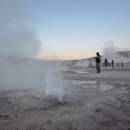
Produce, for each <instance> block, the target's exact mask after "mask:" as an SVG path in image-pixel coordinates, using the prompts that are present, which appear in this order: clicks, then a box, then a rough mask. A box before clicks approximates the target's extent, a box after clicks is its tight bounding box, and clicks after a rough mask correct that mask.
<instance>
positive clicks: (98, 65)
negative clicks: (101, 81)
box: [96, 63, 100, 73]
mask: <svg viewBox="0 0 130 130" xmlns="http://www.w3.org/2000/svg"><path fill="white" fill-rule="evenodd" d="M96 69H97V73H100V63H96Z"/></svg>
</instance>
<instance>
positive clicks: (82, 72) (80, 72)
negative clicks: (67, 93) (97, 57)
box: [75, 71, 90, 74]
mask: <svg viewBox="0 0 130 130" xmlns="http://www.w3.org/2000/svg"><path fill="white" fill-rule="evenodd" d="M75 73H79V74H84V73H90V72H87V71H75Z"/></svg>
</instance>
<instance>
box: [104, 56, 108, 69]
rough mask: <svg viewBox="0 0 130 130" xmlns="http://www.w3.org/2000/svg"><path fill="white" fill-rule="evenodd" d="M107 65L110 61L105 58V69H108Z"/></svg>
mask: <svg viewBox="0 0 130 130" xmlns="http://www.w3.org/2000/svg"><path fill="white" fill-rule="evenodd" d="M107 64H108V60H107V58H105V60H104V65H105V68H107Z"/></svg>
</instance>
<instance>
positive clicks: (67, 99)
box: [0, 67, 130, 130]
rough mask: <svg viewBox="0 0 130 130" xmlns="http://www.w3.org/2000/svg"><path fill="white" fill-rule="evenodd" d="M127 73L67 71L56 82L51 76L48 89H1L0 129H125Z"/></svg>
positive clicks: (129, 109) (128, 122)
mask: <svg viewBox="0 0 130 130" xmlns="http://www.w3.org/2000/svg"><path fill="white" fill-rule="evenodd" d="M126 70H127V71H126ZM85 71H86V72H87V73H85ZM71 72H76V73H71ZM78 72H79V73H78ZM80 72H84V73H80ZM88 72H89V73H88ZM129 72H130V67H127V68H125V67H124V68H118V69H111V68H108V69H103V68H102V72H101V73H100V74H97V73H96V71H95V69H91V70H89V69H87V68H71V69H69V70H64V71H62V72H61V73H60V75H62V80H61V79H60V82H59V81H57V80H56V79H57V75H54V76H55V78H54V79H55V80H54V81H53V82H52V80H51V81H50V82H49V83H48V85H51V87H49V88H48V87H47V88H46V83H45V82H43V83H42V82H41V81H40V85H39V84H38V86H36V84H35V87H36V88H35V87H33V89H32V88H30V87H27V88H25V87H24V88H22V89H20V88H19V89H13V90H8V89H5V90H3V89H1V91H0V130H15V129H17V130H129V129H130V80H129V77H130V73H129ZM36 74H37V73H36ZM51 76H52V75H51ZM39 78H40V75H39ZM39 78H38V79H39ZM43 78H44V77H43ZM51 78H52V77H51ZM38 79H37V83H39V82H38ZM29 80H30V78H29ZM33 80H34V78H33ZM33 83H35V82H34V81H33ZM27 85H28V84H27ZM29 85H31V84H29ZM55 85H56V89H54V90H53V86H55ZM60 85H62V89H60ZM24 86H25V84H24ZM1 88H2V87H1ZM34 88H35V89H34ZM57 92H58V93H60V95H63V96H64V103H63V104H59V103H58V102H57V99H56V98H54V97H53V96H57V95H55V94H57ZM47 93H48V94H50V95H53V94H54V95H53V96H47V95H46V94H47ZM51 93H52V94H51Z"/></svg>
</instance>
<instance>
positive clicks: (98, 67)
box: [95, 52, 101, 73]
mask: <svg viewBox="0 0 130 130" xmlns="http://www.w3.org/2000/svg"><path fill="white" fill-rule="evenodd" d="M96 55H97V57H95V59H96V70H97V73H100V63H101V56H100V55H99V52H97V53H96Z"/></svg>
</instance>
